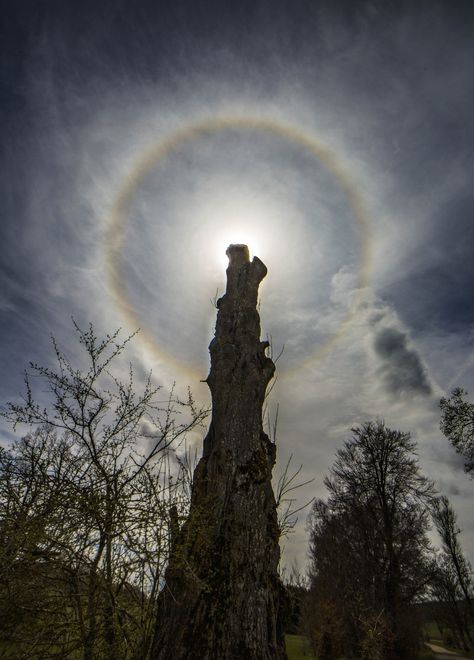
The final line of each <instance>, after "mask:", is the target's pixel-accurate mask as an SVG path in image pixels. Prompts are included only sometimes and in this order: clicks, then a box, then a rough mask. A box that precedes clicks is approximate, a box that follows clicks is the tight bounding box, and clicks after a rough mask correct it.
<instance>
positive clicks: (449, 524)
mask: <svg viewBox="0 0 474 660" xmlns="http://www.w3.org/2000/svg"><path fill="white" fill-rule="evenodd" d="M432 516H433V521H434V523H435V525H436V529H437V530H438V533H439V535H440V538H441V553H440V555H439V556H438V558H437V570H436V573H435V577H434V580H433V594H434V596H435V599H436V600H437V601H438V604H439V606H438V607H437V608H436V610H437V612H436V613H437V618H438V619H442V620H443V623H444V625H445V626H447V627H449V628H450V629H451V631H452V632H453V634H454V635H455V636H456V638H457V639H458V640H459V645H460V646H462V647H463V648H464V650H466V651H467V650H469V649H470V648H472V646H473V640H472V635H471V632H470V628H471V626H472V624H473V623H474V609H473V603H472V599H473V595H474V591H473V584H472V578H471V573H472V570H471V566H470V564H469V562H468V561H467V559H466V558H465V556H464V554H463V551H462V548H461V543H460V540H459V536H460V533H461V530H460V529H459V527H458V524H457V518H456V513H455V512H454V509H453V508H452V506H451V505H450V503H449V500H448V498H447V497H445V496H442V497H439V498H436V499H434V500H433V514H432Z"/></svg>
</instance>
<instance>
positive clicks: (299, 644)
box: [285, 635, 316, 660]
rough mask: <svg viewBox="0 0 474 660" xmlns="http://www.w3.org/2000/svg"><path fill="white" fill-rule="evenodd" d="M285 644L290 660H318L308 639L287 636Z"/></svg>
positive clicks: (300, 636) (299, 636) (298, 636)
mask: <svg viewBox="0 0 474 660" xmlns="http://www.w3.org/2000/svg"><path fill="white" fill-rule="evenodd" d="M285 643H286V652H287V654H288V660H316V658H315V656H314V655H313V653H312V652H311V647H310V645H309V642H308V640H307V639H306V637H303V636H302V635H285Z"/></svg>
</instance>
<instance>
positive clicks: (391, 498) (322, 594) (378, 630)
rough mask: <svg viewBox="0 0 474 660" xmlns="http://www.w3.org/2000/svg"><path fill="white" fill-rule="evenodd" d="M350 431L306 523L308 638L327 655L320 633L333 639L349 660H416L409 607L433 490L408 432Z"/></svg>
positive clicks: (423, 566)
mask: <svg viewBox="0 0 474 660" xmlns="http://www.w3.org/2000/svg"><path fill="white" fill-rule="evenodd" d="M352 431H353V434H354V435H353V437H352V439H351V440H349V441H347V442H346V443H345V445H344V447H343V448H342V449H339V450H338V451H337V453H336V461H335V463H334V465H333V467H332V468H331V470H330V473H329V476H328V477H326V479H325V485H326V487H327V489H328V491H329V497H328V499H327V501H323V500H317V501H316V502H315V503H314V505H313V510H312V513H311V517H310V521H309V527H310V558H311V565H310V571H311V581H312V590H311V591H312V596H311V597H312V599H313V601H312V602H313V612H314V614H315V622H314V625H313V630H314V632H313V639H315V641H316V645H320V644H323V643H324V644H325V648H327V647H328V640H327V637H328V634H329V635H331V637H332V639H333V642H332V644H333V646H336V645H337V644H338V643H339V642H338V640H339V639H341V640H343V641H344V651H345V654H346V655H347V656H349V657H354V656H356V655H357V656H361V655H362V657H367V658H369V657H370V658H400V659H401V658H404V659H407V658H410V657H412V656H413V657H415V653H416V647H417V644H418V634H417V631H416V630H413V629H412V625H411V622H410V620H409V617H407V608H408V607H409V606H410V604H411V603H413V602H414V601H415V600H416V599H417V598H419V597H420V596H421V595H422V594H423V593H424V592H425V590H426V586H427V583H428V582H429V579H430V577H431V565H430V557H429V543H428V539H427V530H428V528H429V515H428V511H427V503H428V502H429V500H430V498H431V497H432V494H433V485H432V483H431V482H430V481H429V480H428V479H426V478H425V477H424V476H422V474H421V473H420V469H419V465H418V461H417V458H416V453H415V443H414V442H413V441H412V440H411V438H410V435H409V434H408V433H402V432H400V431H396V430H392V429H389V428H387V427H386V426H385V425H384V423H383V422H377V423H372V422H369V423H367V424H364V425H362V426H360V427H357V428H354V429H352ZM331 612H332V613H333V614H332V616H330V615H331ZM337 622H339V627H337ZM333 652H334V653H339V652H340V649H339V648H337V649H335V650H334V651H333ZM328 657H329V656H328Z"/></svg>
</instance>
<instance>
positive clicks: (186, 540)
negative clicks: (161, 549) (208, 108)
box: [152, 245, 286, 660]
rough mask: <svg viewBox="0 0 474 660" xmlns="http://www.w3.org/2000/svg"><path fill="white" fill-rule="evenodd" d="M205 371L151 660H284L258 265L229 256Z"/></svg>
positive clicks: (240, 250) (241, 252)
mask: <svg viewBox="0 0 474 660" xmlns="http://www.w3.org/2000/svg"><path fill="white" fill-rule="evenodd" d="M227 255H228V257H229V267H228V268H227V289H226V293H225V295H224V296H223V297H222V298H221V299H220V300H219V301H218V303H217V307H218V314H217V322H216V331H215V337H214V339H213V340H212V341H211V344H210V346H209V351H210V354H211V370H210V373H209V376H208V378H207V383H208V385H209V388H210V390H211V396H212V420H211V424H210V427H209V431H208V433H207V436H206V438H205V440H204V448H203V455H202V458H201V460H200V461H199V463H198V465H197V467H196V470H195V473H194V483H193V492H192V498H191V508H190V513H189V517H188V519H187V520H186V522H185V523H184V525H183V526H182V528H181V529H180V530H179V532H178V533H177V534H175V539H174V541H173V544H172V548H171V556H170V562H169V566H168V568H167V571H166V585H165V587H164V588H163V590H162V592H161V593H160V596H159V598H158V627H157V630H156V634H155V639H154V644H153V651H152V658H153V660H170V659H173V660H180V659H182V660H184V659H186V660H193V659H196V660H198V659H199V660H231V659H232V660H234V659H238V658H242V659H244V658H245V660H247V659H248V660H270V659H271V660H276V659H278V660H280V659H281V660H284V659H286V653H285V647H284V637H283V632H284V631H283V616H282V615H283V612H284V609H285V607H284V605H285V595H284V589H283V587H282V584H281V582H280V579H279V576H278V561H279V556H280V549H279V543H278V542H279V530H278V523H277V514H276V505H275V498H274V495H273V490H272V485H271V474H272V469H273V465H274V463H275V453H276V451H275V445H274V444H273V443H272V442H270V440H269V438H268V437H267V435H266V434H265V433H264V432H263V428H262V406H263V401H264V398H265V390H266V388H267V385H268V383H269V381H270V380H271V378H272V377H273V374H274V371H275V365H274V364H273V362H272V360H271V359H270V358H269V357H267V356H266V355H265V349H266V348H267V347H268V342H262V341H260V318H259V315H258V312H257V309H256V306H257V296H258V287H259V284H260V282H261V281H262V279H263V278H264V277H265V275H266V272H267V269H266V267H265V265H264V264H263V263H262V262H261V261H260V259H258V258H257V257H254V259H253V261H252V262H250V261H249V255H248V248H247V247H246V246H245V245H231V246H229V248H228V249H227Z"/></svg>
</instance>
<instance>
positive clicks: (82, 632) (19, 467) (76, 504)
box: [0, 326, 207, 660]
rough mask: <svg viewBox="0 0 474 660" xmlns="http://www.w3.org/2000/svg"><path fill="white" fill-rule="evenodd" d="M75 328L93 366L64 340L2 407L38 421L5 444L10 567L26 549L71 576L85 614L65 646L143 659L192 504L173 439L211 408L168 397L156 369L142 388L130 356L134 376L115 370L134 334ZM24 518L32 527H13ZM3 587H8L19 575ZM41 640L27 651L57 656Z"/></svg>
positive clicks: (72, 595)
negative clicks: (181, 520) (174, 522)
mask: <svg viewBox="0 0 474 660" xmlns="http://www.w3.org/2000/svg"><path fill="white" fill-rule="evenodd" d="M75 329H76V332H77V335H78V339H79V342H80V344H81V345H82V347H83V349H84V352H85V356H86V359H87V363H88V364H87V368H86V370H79V369H76V368H74V367H73V365H72V364H71V363H70V362H69V360H68V359H67V357H66V356H65V355H64V353H63V352H61V351H60V349H59V347H58V346H57V344H56V342H54V340H53V344H54V349H55V354H56V359H57V369H56V370H54V369H51V368H49V367H42V366H39V365H36V364H31V365H30V369H29V371H28V372H27V373H26V375H25V384H26V394H25V396H24V399H23V402H22V403H8V404H7V405H6V407H5V409H4V410H3V411H2V415H3V416H4V417H5V418H6V419H8V420H10V421H11V422H12V423H13V424H14V425H15V426H16V425H17V424H18V423H23V424H28V425H29V426H30V427H32V428H33V429H35V428H36V432H34V433H31V434H29V435H27V436H26V437H25V438H24V439H23V440H22V441H21V442H20V443H17V444H16V445H14V446H13V448H12V449H11V450H10V451H6V452H3V454H2V458H3V462H2V475H1V477H2V484H3V485H4V488H3V490H2V492H1V494H0V497H1V502H0V506H1V507H2V509H1V514H2V515H1V523H0V524H1V526H0V530H1V531H0V533H2V534H4V535H6V536H7V537H8V538H7V539H6V540H7V544H6V546H5V547H7V548H10V551H9V553H7V554H6V555H5V556H2V560H3V562H2V567H4V568H5V570H6V569H7V568H8V566H10V567H11V566H13V567H15V568H16V569H17V568H19V566H20V565H24V558H25V557H26V556H28V557H33V556H36V557H37V558H42V559H41V561H42V562H43V564H44V562H46V561H47V563H48V570H49V571H50V574H51V575H53V574H54V575H55V576H56V580H57V583H58V584H60V589H59V591H58V602H61V607H62V610H63V612H64V608H65V607H66V608H67V611H68V613H69V615H70V614H71V613H73V615H74V616H73V617H71V616H69V619H70V620H71V619H74V626H69V628H68V627H67V625H66V627H65V628H64V634H63V635H62V637H61V640H62V641H61V643H62V644H63V647H62V648H63V650H62V652H63V655H62V656H61V657H64V653H65V652H69V651H71V652H72V650H73V649H78V648H80V649H81V651H82V657H83V658H84V660H89V659H92V658H95V657H100V656H105V657H107V658H109V659H110V660H114V659H115V658H117V659H118V658H121V659H122V658H142V657H143V658H144V657H146V655H147V653H148V649H149V645H150V642H151V636H152V631H153V630H154V627H155V617H156V605H155V602H156V593H157V591H158V589H159V585H160V580H161V576H162V573H163V571H164V567H165V565H166V562H167V559H168V549H169V534H170V529H169V528H170V525H169V519H170V511H171V510H175V511H181V515H184V513H185V510H186V507H187V498H186V496H185V493H184V491H183V489H182V485H183V479H184V473H183V471H182V470H181V471H180V470H178V472H177V478H176V476H175V478H174V480H173V475H172V467H171V464H170V461H171V460H172V459H171V456H170V450H171V449H172V448H173V447H175V446H176V444H177V443H178V444H179V443H180V442H184V439H185V438H186V435H187V434H188V433H189V432H190V431H191V430H193V429H194V428H196V426H198V425H199V424H200V423H201V422H202V421H203V419H204V418H205V416H206V414H207V411H206V410H204V409H201V408H198V407H196V405H195V404H194V401H193V399H192V396H191V394H190V393H189V394H188V397H187V399H186V400H184V401H181V400H179V399H178V398H177V397H176V396H175V395H174V392H173V391H171V393H170V394H169V395H168V396H166V397H165V398H164V399H163V400H161V401H160V400H159V393H160V388H159V387H156V386H154V385H153V384H152V381H151V377H150V376H149V377H148V378H147V379H146V381H145V384H144V386H143V389H142V391H141V392H140V393H137V392H136V389H135V386H134V373H133V370H132V368H131V367H130V368H129V372H128V378H127V380H126V382H123V381H121V380H120V379H119V378H118V377H117V376H115V375H114V374H113V373H112V371H111V365H112V363H113V362H114V360H116V358H118V356H119V355H120V354H121V353H122V352H123V350H124V349H125V347H126V345H127V343H128V341H129V340H130V338H127V339H126V340H125V341H119V339H118V332H116V333H114V334H113V335H110V336H107V337H106V338H105V339H98V338H97V336H96V335H95V333H94V330H93V328H92V326H90V327H89V328H88V330H87V331H82V330H81V329H80V328H79V327H77V326H75ZM38 382H40V383H43V386H44V385H46V388H47V391H48V392H49V400H48V401H47V402H46V403H42V404H40V403H38V402H37V400H36V399H35V396H34V392H33V385H32V384H33V383H35V384H36V383H38ZM13 474H15V477H14V478H13V476H11V475H13ZM8 475H10V477H8ZM15 488H16V491H15ZM15 502H16V509H15V512H14V515H12V512H13V509H12V507H14V505H15ZM18 521H23V522H22V525H23V526H24V530H26V531H21V533H13V532H15V530H16V532H18ZM38 561H39V560H38V559H36V563H35V564H34V566H35V567H36V568H37V567H38V566H39V563H38ZM38 580H40V581H41V576H40V577H38ZM2 586H3V587H4V589H5V590H6V591H4V593H8V579H6V580H5V581H4V582H3V583H2ZM46 591H47V592H48V593H50V591H48V590H46ZM46 591H45V590H44V589H43V592H44V593H46ZM43 604H44V603H43ZM58 611H59V610H58ZM60 630H62V628H61V627H60V626H59V627H57V628H56V631H57V632H58V633H59V631H60ZM59 637H60V636H58V634H57V635H56V636H55V638H58V639H59ZM64 640H67V645H66V646H64V644H66V641H64ZM30 642H31V643H30V649H29V651H28V652H29V653H30V655H28V657H35V656H34V655H31V653H33V649H35V648H38V650H35V651H34V652H35V653H37V654H38V656H37V657H42V658H43V657H49V656H48V655H47V653H49V652H50V651H48V650H47V644H46V643H45V644H46V645H45V644H42V645H41V648H39V647H38V645H39V640H38V638H36V639H31V640H30ZM50 646H51V644H50ZM66 657H67V656H66Z"/></svg>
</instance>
